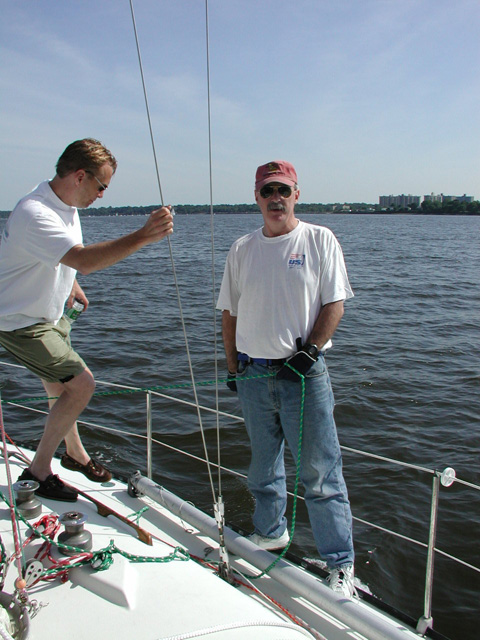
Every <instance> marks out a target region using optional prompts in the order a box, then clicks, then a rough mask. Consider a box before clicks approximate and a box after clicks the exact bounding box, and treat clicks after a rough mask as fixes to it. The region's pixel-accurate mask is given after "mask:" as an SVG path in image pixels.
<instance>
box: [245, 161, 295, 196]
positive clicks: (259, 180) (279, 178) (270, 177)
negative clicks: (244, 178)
mask: <svg viewBox="0 0 480 640" xmlns="http://www.w3.org/2000/svg"><path fill="white" fill-rule="evenodd" d="M269 182H281V183H282V184H288V186H289V187H294V186H295V185H296V184H297V182H298V180H297V172H296V171H295V169H294V167H293V164H290V162H286V160H273V162H267V164H262V165H261V166H260V167H258V169H257V173H256V174H255V190H256V191H258V190H259V189H261V188H262V187H263V185H264V184H268V183H269Z"/></svg>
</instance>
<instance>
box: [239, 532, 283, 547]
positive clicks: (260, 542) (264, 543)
mask: <svg viewBox="0 0 480 640" xmlns="http://www.w3.org/2000/svg"><path fill="white" fill-rule="evenodd" d="M247 540H250V542H253V544H256V545H257V546H258V547H260V548H261V549H267V550H269V551H270V550H272V549H284V548H285V547H286V546H287V544H288V543H289V542H290V536H289V535H288V531H287V529H285V531H284V532H283V534H282V535H281V536H280V537H279V538H266V537H265V536H261V535H259V534H258V533H252V534H251V535H249V536H248V538H247Z"/></svg>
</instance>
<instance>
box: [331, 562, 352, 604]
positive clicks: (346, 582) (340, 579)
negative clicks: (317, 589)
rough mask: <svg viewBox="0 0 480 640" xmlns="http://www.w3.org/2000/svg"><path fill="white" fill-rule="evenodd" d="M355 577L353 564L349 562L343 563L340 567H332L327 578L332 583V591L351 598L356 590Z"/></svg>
mask: <svg viewBox="0 0 480 640" xmlns="http://www.w3.org/2000/svg"><path fill="white" fill-rule="evenodd" d="M353 577H354V571H353V564H352V563H349V564H342V565H341V566H340V567H335V569H332V570H331V571H330V575H329V576H328V578H327V580H328V582H329V583H330V584H329V586H330V589H331V590H332V591H335V593H340V594H342V595H344V596H345V597H346V598H351V597H352V596H353V593H354V591H355V586H354V582H353Z"/></svg>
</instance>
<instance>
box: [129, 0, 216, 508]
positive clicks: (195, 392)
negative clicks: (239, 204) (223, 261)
mask: <svg viewBox="0 0 480 640" xmlns="http://www.w3.org/2000/svg"><path fill="white" fill-rule="evenodd" d="M206 5H207V1H206ZM130 11H131V14H132V24H133V31H134V35H135V43H136V47H137V57H138V64H139V67H140V76H141V79H142V87H143V95H144V99H145V108H146V113H147V120H148V128H149V131H150V140H151V144H152V150H153V158H154V162H155V171H156V175H157V182H158V189H159V193H160V201H161V205H162V207H163V206H164V205H165V203H164V199H163V193H162V185H161V180H160V172H159V168H158V161H157V152H156V148H155V140H154V136H153V128H152V119H151V117H150V109H149V105H148V96H147V89H146V84H145V75H144V73H143V64H142V56H141V53H140V44H139V38H138V32H137V24H136V20H135V12H134V9H133V0H130ZM207 34H208V18H207ZM207 43H208V35H207ZM207 58H208V44H207ZM207 66H208V62H207ZM208 75H209V72H208ZM208 82H209V81H208ZM208 95H209V98H208V100H209V105H208V112H209V116H208V117H209V162H210V202H211V203H212V171H211V143H210V140H211V136H210V89H208ZM210 211H211V214H212V213H213V205H212V204H210ZM167 241H168V248H169V252H170V261H171V264H172V271H173V278H174V283H175V290H176V295H177V302H178V309H179V315H180V321H181V325H182V331H183V337H184V340H185V348H186V354H187V359H188V366H189V370H190V378H191V381H192V389H193V394H194V399H195V405H196V408H197V415H198V420H199V424H200V433H201V436H202V442H203V448H204V453H205V459H206V461H207V469H208V476H209V480H210V488H211V490H212V496H213V501H214V502H215V501H216V496H215V488H214V484H213V477H212V472H211V465H210V460H209V457H208V451H207V444H206V440H205V433H204V429H203V422H202V416H201V412H200V403H199V400H198V395H197V391H196V386H195V377H194V373H193V367H192V360H191V357H190V349H189V345H188V337H187V331H186V327H185V321H184V315H183V308H182V302H181V298H180V288H179V285H178V280H177V275H176V270H175V261H174V259H173V251H172V243H171V241H170V237H169V236H167ZM212 260H214V258H212ZM214 289H215V288H214ZM214 334H215V378H217V358H216V349H217V347H216V331H214ZM216 388H217V393H216V402H217V405H218V384H217V385H216ZM217 431H218V417H217ZM217 440H218V438H217Z"/></svg>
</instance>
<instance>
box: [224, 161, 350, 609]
mask: <svg viewBox="0 0 480 640" xmlns="http://www.w3.org/2000/svg"><path fill="white" fill-rule="evenodd" d="M299 195H300V191H299V189H298V184H297V174H296V172H295V169H294V167H293V166H292V165H291V164H290V163H289V162H285V161H283V160H278V161H273V162H269V163H267V164H265V165H262V166H260V167H258V169H257V173H256V178H255V200H256V202H257V204H258V206H259V207H260V210H261V212H262V216H263V227H262V228H260V229H257V230H256V231H254V232H253V233H250V234H249V235H246V236H243V237H242V238H240V239H239V240H237V241H236V242H234V244H233V245H232V247H231V249H230V252H229V254H228V257H227V262H226V266H225V273H224V277H223V281H222V286H221V289H220V295H219V299H218V303H217V308H219V309H221V310H222V311H223V314H222V329H223V340H224V346H225V352H226V356H227V365H228V378H229V379H228V386H229V388H230V389H231V390H233V391H236V390H238V396H239V400H240V403H241V407H242V413H243V417H244V419H245V425H246V428H247V432H248V435H249V438H250V444H251V451H252V458H251V463H250V468H249V473H248V485H249V488H250V490H251V492H252V494H253V496H254V497H255V501H256V505H255V512H254V515H253V523H254V526H255V532H254V533H253V534H252V536H251V537H250V539H251V540H252V541H253V542H255V543H256V544H258V545H259V546H261V547H263V548H265V549H278V548H283V547H285V546H287V544H288V543H289V534H288V530H287V520H286V518H285V510H286V504H287V490H286V480H285V465H284V450H285V441H286V442H287V444H288V446H289V448H290V450H291V452H292V454H293V457H294V460H297V459H298V453H299V451H300V479H301V481H302V483H303V484H304V486H305V502H306V505H307V508H308V513H309V517H310V523H311V525H312V530H313V534H314V538H315V543H316V546H317V549H318V552H319V554H320V557H321V558H322V559H323V560H324V561H325V562H326V563H327V566H328V568H329V570H330V577H329V581H330V586H331V588H332V589H333V590H334V591H336V592H338V593H341V594H342V595H345V596H347V597H351V596H352V594H353V589H354V586H353V582H354V570H353V563H354V550H353V540H352V516H351V511H350V504H349V501H348V495H347V488H346V485H345V481H344V479H343V474H342V462H341V452H340V445H339V443H338V437H337V432H336V426H335V421H334V418H333V408H334V400H333V393H332V388H331V384H330V378H329V375H328V371H327V366H326V363H325V352H326V351H327V350H328V349H329V348H330V347H331V346H332V342H331V338H332V336H333V334H334V332H335V330H336V328H337V326H338V324H339V322H340V320H341V318H342V316H343V312H344V309H343V303H344V300H346V299H348V298H350V297H352V296H353V293H352V290H351V288H350V284H349V282H348V277H347V272H346V268H345V263H344V259H343V254H342V250H341V248H340V245H339V243H338V241H337V239H336V238H335V236H334V235H333V233H332V232H331V231H330V230H329V229H327V228H325V227H320V226H317V225H312V224H307V223H305V222H302V221H301V220H298V219H297V218H296V216H295V204H296V203H297V202H298V198H299ZM303 382H304V385H305V394H304V395H303V384H302V383H303ZM302 416H303V418H302ZM302 423H303V429H302V438H301V441H300V425H301V424H302Z"/></svg>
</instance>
